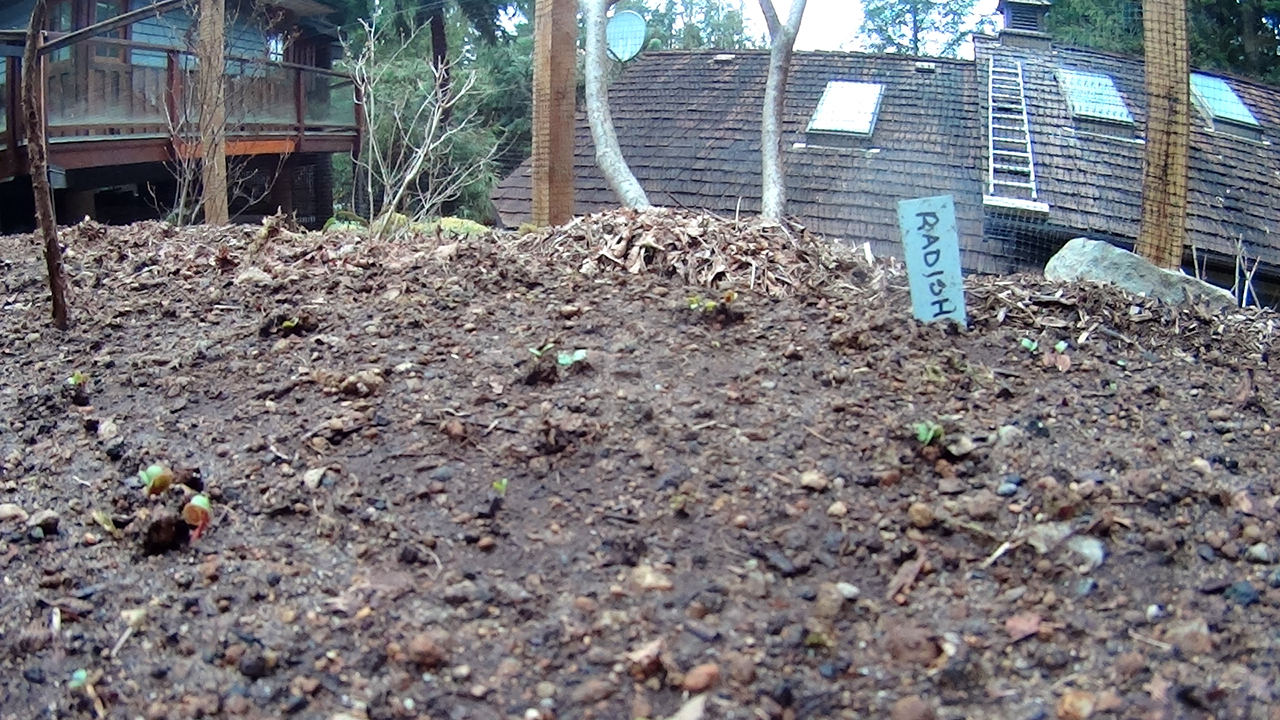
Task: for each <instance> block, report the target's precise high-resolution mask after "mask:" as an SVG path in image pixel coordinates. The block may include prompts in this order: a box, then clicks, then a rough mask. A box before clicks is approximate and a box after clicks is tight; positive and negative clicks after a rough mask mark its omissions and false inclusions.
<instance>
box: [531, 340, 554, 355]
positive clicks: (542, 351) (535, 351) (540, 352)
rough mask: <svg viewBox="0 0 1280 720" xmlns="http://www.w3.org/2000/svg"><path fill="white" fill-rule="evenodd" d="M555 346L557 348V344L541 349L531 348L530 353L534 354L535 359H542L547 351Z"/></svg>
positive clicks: (547, 345)
mask: <svg viewBox="0 0 1280 720" xmlns="http://www.w3.org/2000/svg"><path fill="white" fill-rule="evenodd" d="M555 346H556V344H555V343H547V344H546V345H543V346H542V347H540V348H529V352H531V353H533V356H534V357H536V358H540V357H542V356H543V355H545V354H547V351H548V350H550V349H551V348H553V347H555Z"/></svg>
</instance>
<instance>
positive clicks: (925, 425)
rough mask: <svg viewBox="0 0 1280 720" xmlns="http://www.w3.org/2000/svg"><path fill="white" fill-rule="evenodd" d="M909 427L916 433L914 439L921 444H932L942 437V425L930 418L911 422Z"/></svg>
mask: <svg viewBox="0 0 1280 720" xmlns="http://www.w3.org/2000/svg"><path fill="white" fill-rule="evenodd" d="M911 429H912V430H913V431H914V432H915V434H916V439H917V440H919V441H920V444H921V445H932V444H933V443H936V442H938V441H939V440H941V439H942V435H943V429H942V426H941V425H939V424H938V423H936V422H934V421H932V420H925V421H924V422H917V423H911Z"/></svg>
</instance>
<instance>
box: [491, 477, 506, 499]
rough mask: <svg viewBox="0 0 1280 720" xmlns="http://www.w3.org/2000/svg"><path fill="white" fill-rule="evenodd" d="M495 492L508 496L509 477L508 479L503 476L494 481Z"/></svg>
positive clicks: (499, 495) (501, 495) (500, 495)
mask: <svg viewBox="0 0 1280 720" xmlns="http://www.w3.org/2000/svg"><path fill="white" fill-rule="evenodd" d="M493 492H494V493H495V494H496V495H497V496H498V497H506V496H507V479H506V478H502V479H500V480H494V481H493Z"/></svg>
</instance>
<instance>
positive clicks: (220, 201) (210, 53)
mask: <svg viewBox="0 0 1280 720" xmlns="http://www.w3.org/2000/svg"><path fill="white" fill-rule="evenodd" d="M223 3H224V0H200V40H199V46H198V49H197V51H196V61H197V63H198V67H197V68H196V73H197V88H198V89H197V90H196V92H198V93H199V95H198V100H199V111H200V173H201V181H202V182H203V184H204V188H203V194H202V196H201V198H202V203H203V205H204V221H205V224H207V225H226V224H227V223H228V222H230V221H231V213H230V210H229V208H228V207H227V100H226V92H225V88H224V83H225V78H226V57H225V49H224V47H223V43H224V42H225V40H224V39H225V37H226V6H225V5H224V4H223Z"/></svg>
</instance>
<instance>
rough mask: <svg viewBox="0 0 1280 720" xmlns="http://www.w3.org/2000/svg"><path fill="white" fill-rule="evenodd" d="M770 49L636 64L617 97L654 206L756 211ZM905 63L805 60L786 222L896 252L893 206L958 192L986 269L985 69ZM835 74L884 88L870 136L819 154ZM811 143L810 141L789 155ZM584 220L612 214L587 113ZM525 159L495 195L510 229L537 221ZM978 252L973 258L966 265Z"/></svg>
mask: <svg viewBox="0 0 1280 720" xmlns="http://www.w3.org/2000/svg"><path fill="white" fill-rule="evenodd" d="M768 59H769V55H768V52H767V51H735V52H733V53H717V52H679V51H672V52H650V53H644V54H642V55H641V56H640V57H639V58H638V59H637V60H636V61H634V62H633V63H631V64H630V65H629V66H628V67H627V69H626V71H625V72H624V73H623V74H622V76H621V78H620V79H619V80H618V81H616V82H615V83H614V84H613V85H612V87H611V88H610V92H609V102H610V110H611V112H612V114H613V120H614V125H615V128H616V129H617V134H618V140H619V143H620V144H621V146H622V153H623V156H624V157H625V158H626V159H627V162H628V164H629V165H630V166H631V170H632V172H634V173H635V175H636V177H637V178H638V179H639V180H640V183H641V184H642V185H643V186H644V188H645V191H646V192H647V193H648V195H649V200H650V201H651V202H652V203H654V204H655V205H661V206H669V207H684V208H694V209H701V210H708V211H711V212H714V213H718V214H720V215H725V216H732V215H733V214H734V213H737V212H741V213H743V214H756V213H758V212H759V210H760V109H761V105H762V103H763V98H764V84H765V75H766V70H767V66H768ZM917 60H918V59H917V58H914V57H906V56H901V55H892V56H890V55H881V56H876V55H858V54H852V53H826V52H797V53H796V54H795V57H794V60H793V64H792V69H791V77H790V81H789V82H788V86H787V97H786V105H785V110H784V119H783V146H784V148H786V163H787V168H788V170H787V192H788V205H787V211H788V213H789V214H791V215H794V216H796V217H798V218H799V220H800V222H802V223H804V224H805V225H806V226H808V227H809V229H810V230H812V231H814V232H817V233H820V234H822V235H825V236H827V237H830V238H840V239H844V240H848V241H853V242H862V241H871V244H872V249H873V250H874V251H875V252H877V253H882V254H891V253H897V250H896V248H898V247H899V246H900V242H899V237H900V233H899V230H898V220H897V202H898V201H899V200H902V199H907V198H915V197H925V196H931V195H946V194H949V195H953V196H954V197H955V201H956V215H957V221H958V223H959V226H960V228H959V229H960V234H961V238H962V245H963V246H964V247H965V249H966V251H967V252H966V261H965V264H966V266H969V267H970V268H972V269H980V268H982V267H983V266H984V265H985V264H986V263H984V262H983V258H982V257H981V256H983V255H984V254H985V253H984V252H983V249H982V243H981V235H982V173H983V168H984V167H985V166H984V165H983V162H984V160H983V159H984V158H985V155H986V153H985V144H984V140H983V127H982V125H981V124H980V119H979V118H980V116H979V114H978V106H979V102H980V97H979V94H980V93H979V83H978V81H977V69H976V67H975V66H974V64H973V63H972V62H968V61H963V60H942V59H932V60H929V61H928V62H929V63H930V64H931V65H932V66H933V69H932V71H929V72H922V71H918V70H917V67H916V65H917ZM831 80H851V81H857V82H874V83H881V84H883V85H884V86H885V87H884V95H883V97H882V100H881V105H880V113H879V118H878V120H877V122H876V124H875V127H874V131H873V133H872V135H871V137H870V138H866V137H860V138H853V137H850V138H845V140H846V141H847V143H848V144H849V145H851V147H830V146H827V147H822V146H819V145H817V144H815V143H816V142H818V141H817V140H815V139H814V138H812V137H808V138H806V133H805V129H806V127H807V125H808V123H809V119H810V116H811V115H812V114H813V111H814V109H815V108H816V107H817V105H818V100H819V99H820V98H821V97H822V93H823V90H825V89H826V86H827V83H828V82H829V81H831ZM795 143H806V145H805V146H804V147H801V148H796V147H793V145H794V144H795ZM574 165H575V168H574V172H575V175H576V182H575V188H574V201H575V208H574V210H575V212H576V213H578V214H585V213H591V212H597V211H600V210H605V209H608V208H614V207H617V204H618V203H617V199H616V198H615V196H614V194H613V192H612V191H610V190H609V188H608V186H607V185H606V184H605V182H604V179H603V177H602V176H601V174H600V171H599V169H598V168H597V167H596V165H595V149H594V145H593V144H592V142H591V134H590V131H589V129H588V127H587V122H586V116H585V114H584V113H581V112H580V113H579V115H578V121H577V141H576V152H575V163H574ZM530 173H531V165H530V163H529V162H528V161H526V162H525V163H524V164H522V165H521V166H520V167H519V168H517V169H516V170H515V172H513V173H512V174H511V175H510V176H509V177H507V178H506V179H504V180H503V181H502V182H501V183H500V184H499V186H498V188H497V189H496V190H495V191H494V194H493V199H494V202H495V204H496V206H497V209H498V213H499V215H500V217H501V220H502V222H503V223H504V224H505V225H507V226H509V227H515V226H516V225H519V224H520V223H522V222H527V221H528V220H529V219H530ZM969 256H972V257H969Z"/></svg>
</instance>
